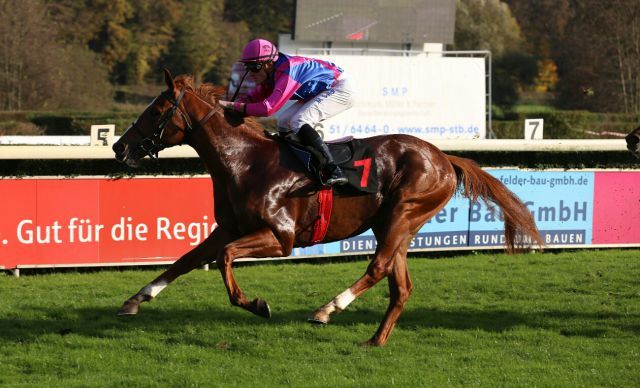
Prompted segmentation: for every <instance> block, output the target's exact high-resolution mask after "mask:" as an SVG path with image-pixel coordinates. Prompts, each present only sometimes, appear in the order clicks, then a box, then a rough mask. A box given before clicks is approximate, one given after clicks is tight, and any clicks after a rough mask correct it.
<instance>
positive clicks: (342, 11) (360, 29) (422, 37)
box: [294, 0, 456, 43]
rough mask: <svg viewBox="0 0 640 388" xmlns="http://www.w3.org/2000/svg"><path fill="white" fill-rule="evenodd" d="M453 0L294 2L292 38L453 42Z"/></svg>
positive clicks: (315, 0)
mask: <svg viewBox="0 0 640 388" xmlns="http://www.w3.org/2000/svg"><path fill="white" fill-rule="evenodd" d="M455 14H456V1H455V0H392V1H390V0H324V1H317V0H297V1H296V20H295V35H294V39H296V40H304V41H321V42H323V41H331V42H350V41H366V42H373V43H453V32H454V27H455Z"/></svg>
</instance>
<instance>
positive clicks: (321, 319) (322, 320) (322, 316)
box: [307, 310, 329, 325]
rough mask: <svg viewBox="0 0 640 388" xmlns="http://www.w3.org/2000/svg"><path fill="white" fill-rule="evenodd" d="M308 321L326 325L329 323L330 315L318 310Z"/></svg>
mask: <svg viewBox="0 0 640 388" xmlns="http://www.w3.org/2000/svg"><path fill="white" fill-rule="evenodd" d="M307 321H309V322H311V323H314V324H316V325H326V324H328V323H329V314H326V313H325V312H323V311H322V310H316V311H314V312H313V315H312V316H310V317H309V318H307Z"/></svg>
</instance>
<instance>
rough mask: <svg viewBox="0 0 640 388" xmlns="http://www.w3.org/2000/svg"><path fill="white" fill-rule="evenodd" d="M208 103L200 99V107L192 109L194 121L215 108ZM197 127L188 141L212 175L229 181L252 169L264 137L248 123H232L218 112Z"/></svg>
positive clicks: (191, 115) (190, 112)
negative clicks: (245, 170) (235, 124)
mask: <svg viewBox="0 0 640 388" xmlns="http://www.w3.org/2000/svg"><path fill="white" fill-rule="evenodd" d="M192 98H194V99H195V98H196V97H192ZM204 104H205V103H204V102H202V101H200V103H199V105H200V107H199V108H197V109H193V111H188V114H189V116H190V117H191V119H192V121H193V122H194V123H195V122H197V121H198V120H199V119H198V118H199V117H204V115H206V114H207V113H208V112H209V111H210V110H211V109H212V108H213V107H210V106H207V107H203V105H204ZM214 109H217V108H214ZM193 129H194V132H193V133H192V134H191V136H190V137H189V141H188V144H189V145H190V146H191V147H193V148H194V149H195V151H196V152H197V153H198V155H199V156H200V159H202V160H203V161H204V163H205V164H206V166H207V169H208V170H209V172H210V173H211V175H212V177H213V178H216V179H223V180H225V181H233V180H235V178H237V176H238V174H240V173H242V171H243V170H244V169H247V168H249V167H250V166H251V165H252V163H253V162H254V161H253V159H254V156H255V155H256V154H257V152H256V148H257V147H258V146H259V145H260V144H261V143H264V138H262V137H260V136H259V135H258V134H257V133H256V132H254V131H253V130H251V129H250V128H248V127H246V126H245V125H244V124H241V125H237V126H233V125H231V124H230V123H229V122H228V121H227V119H226V118H225V117H224V115H223V114H222V112H216V113H214V114H213V116H212V117H211V118H210V119H209V120H207V122H206V123H204V124H202V125H200V123H198V124H197V125H195V126H194V128H193Z"/></svg>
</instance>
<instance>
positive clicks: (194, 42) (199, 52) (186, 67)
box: [166, 0, 223, 82]
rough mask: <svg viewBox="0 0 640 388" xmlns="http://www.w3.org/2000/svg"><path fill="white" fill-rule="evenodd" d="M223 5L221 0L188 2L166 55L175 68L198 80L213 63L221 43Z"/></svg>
mask: <svg viewBox="0 0 640 388" xmlns="http://www.w3.org/2000/svg"><path fill="white" fill-rule="evenodd" d="M222 7H223V1H222V0H193V1H190V2H189V6H188V7H186V8H185V11H184V15H183V19H184V22H183V23H180V24H179V25H178V27H177V29H176V35H175V40H173V42H172V43H171V46H170V50H169V53H168V55H167V57H166V63H167V64H168V65H169V67H171V68H172V69H173V70H174V72H178V73H189V74H192V75H193V76H194V78H195V81H196V82H199V81H201V80H202V78H203V76H204V74H205V73H206V72H207V71H208V70H209V69H210V68H211V67H212V66H213V64H214V63H215V61H216V59H218V55H219V51H220V48H221V47H222V45H223V44H222V37H223V33H222V28H221V27H222V10H223V8H222Z"/></svg>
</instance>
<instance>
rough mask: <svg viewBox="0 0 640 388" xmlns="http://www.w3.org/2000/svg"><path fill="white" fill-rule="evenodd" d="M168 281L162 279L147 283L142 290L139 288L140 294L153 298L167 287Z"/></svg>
mask: <svg viewBox="0 0 640 388" xmlns="http://www.w3.org/2000/svg"><path fill="white" fill-rule="evenodd" d="M167 285H168V283H167V282H165V281H164V280H160V281H159V282H157V283H155V284H153V283H149V284H147V285H146V286H145V287H144V288H143V289H142V290H140V294H142V295H149V296H150V297H152V298H155V297H156V295H158V294H159V293H160V291H162V290H164V289H165V287H167Z"/></svg>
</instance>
